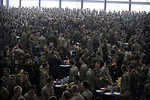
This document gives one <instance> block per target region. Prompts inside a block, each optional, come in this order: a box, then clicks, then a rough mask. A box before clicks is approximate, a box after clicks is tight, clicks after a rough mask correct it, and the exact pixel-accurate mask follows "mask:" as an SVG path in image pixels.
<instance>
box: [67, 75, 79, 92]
mask: <svg viewBox="0 0 150 100" xmlns="http://www.w3.org/2000/svg"><path fill="white" fill-rule="evenodd" d="M73 85H77V86H78V90H79V92H81V90H82V89H81V82H80V77H79V75H75V76H74V77H73V82H71V83H70V84H69V85H68V87H67V89H68V90H71V87H72V86H73Z"/></svg>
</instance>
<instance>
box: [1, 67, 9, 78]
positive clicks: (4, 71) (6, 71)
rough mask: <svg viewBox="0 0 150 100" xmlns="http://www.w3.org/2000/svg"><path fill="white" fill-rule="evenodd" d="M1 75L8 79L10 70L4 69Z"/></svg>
mask: <svg viewBox="0 0 150 100" xmlns="http://www.w3.org/2000/svg"><path fill="white" fill-rule="evenodd" d="M3 73H4V76H7V77H9V75H10V69H9V68H4V70H3Z"/></svg>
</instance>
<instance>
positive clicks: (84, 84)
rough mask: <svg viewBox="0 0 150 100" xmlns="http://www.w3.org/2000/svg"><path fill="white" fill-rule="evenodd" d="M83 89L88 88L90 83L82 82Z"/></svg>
mask: <svg viewBox="0 0 150 100" xmlns="http://www.w3.org/2000/svg"><path fill="white" fill-rule="evenodd" d="M82 89H83V91H84V90H86V89H89V83H88V82H87V81H84V82H83V83H82Z"/></svg>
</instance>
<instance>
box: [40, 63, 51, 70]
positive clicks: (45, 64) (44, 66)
mask: <svg viewBox="0 0 150 100" xmlns="http://www.w3.org/2000/svg"><path fill="white" fill-rule="evenodd" d="M42 66H43V68H45V69H49V67H50V66H49V64H48V62H46V63H44V64H43V65H42Z"/></svg>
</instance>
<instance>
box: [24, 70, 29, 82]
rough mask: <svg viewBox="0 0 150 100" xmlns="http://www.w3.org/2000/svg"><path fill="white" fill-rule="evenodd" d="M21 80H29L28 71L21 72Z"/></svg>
mask: <svg viewBox="0 0 150 100" xmlns="http://www.w3.org/2000/svg"><path fill="white" fill-rule="evenodd" d="M23 80H24V81H28V80H29V73H28V72H26V71H25V72H23Z"/></svg>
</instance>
